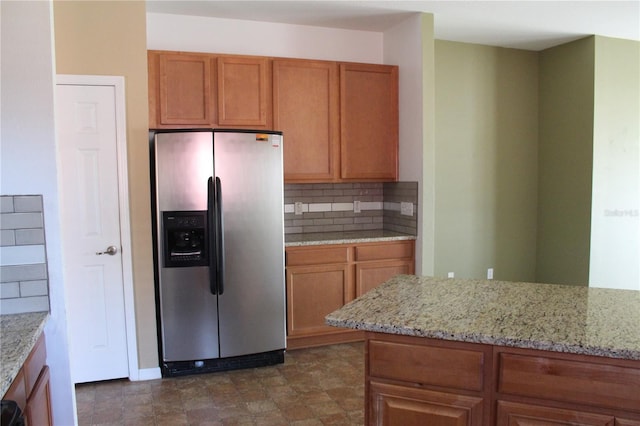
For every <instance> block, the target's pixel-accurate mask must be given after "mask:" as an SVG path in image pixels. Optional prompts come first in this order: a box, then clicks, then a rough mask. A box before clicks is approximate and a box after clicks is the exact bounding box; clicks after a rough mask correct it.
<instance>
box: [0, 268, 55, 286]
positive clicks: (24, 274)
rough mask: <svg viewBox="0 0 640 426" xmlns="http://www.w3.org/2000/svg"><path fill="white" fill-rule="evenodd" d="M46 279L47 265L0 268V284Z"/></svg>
mask: <svg viewBox="0 0 640 426" xmlns="http://www.w3.org/2000/svg"><path fill="white" fill-rule="evenodd" d="M43 279H47V265H46V264H39V265H16V266H0V282H3V283H5V282H11V281H33V280H43Z"/></svg>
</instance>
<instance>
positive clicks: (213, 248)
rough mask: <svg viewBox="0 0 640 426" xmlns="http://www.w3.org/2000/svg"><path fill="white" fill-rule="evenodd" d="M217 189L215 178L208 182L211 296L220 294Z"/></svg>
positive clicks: (210, 178)
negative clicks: (214, 182) (218, 278)
mask: <svg viewBox="0 0 640 426" xmlns="http://www.w3.org/2000/svg"><path fill="white" fill-rule="evenodd" d="M215 216H216V215H215V187H214V185H213V177H209V179H208V180H207V222H208V225H207V228H208V234H209V235H208V240H209V291H210V292H211V294H218V284H217V281H216V277H217V263H218V262H217V261H216V258H217V257H218V256H217V249H218V247H217V244H215V243H214V241H216V240H215V238H216V217H215Z"/></svg>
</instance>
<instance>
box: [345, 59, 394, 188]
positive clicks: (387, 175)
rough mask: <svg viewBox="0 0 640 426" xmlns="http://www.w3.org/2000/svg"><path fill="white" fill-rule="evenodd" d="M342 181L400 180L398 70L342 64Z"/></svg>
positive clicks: (386, 67) (379, 66) (382, 66)
mask: <svg viewBox="0 0 640 426" xmlns="http://www.w3.org/2000/svg"><path fill="white" fill-rule="evenodd" d="M340 119H341V126H340V127H341V133H340V144H341V156H340V161H341V178H342V179H350V180H388V181H394V180H397V179H398V67H396V66H390V65H370V64H340Z"/></svg>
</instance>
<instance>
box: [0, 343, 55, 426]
mask: <svg viewBox="0 0 640 426" xmlns="http://www.w3.org/2000/svg"><path fill="white" fill-rule="evenodd" d="M46 356H47V352H46V347H45V339H44V334H43V335H41V336H40V337H39V338H38V341H37V342H36V344H35V345H34V347H33V349H32V350H31V353H30V354H29V356H28V357H27V360H26V361H25V363H24V365H23V366H22V368H20V370H19V371H18V374H17V375H16V378H15V379H14V380H13V382H12V383H11V386H10V387H9V390H8V391H7V393H6V394H5V395H4V397H3V399H10V400H13V401H16V402H17V403H18V406H19V407H20V409H21V410H22V412H23V415H24V417H25V420H26V424H27V425H29V426H48V425H52V424H53V420H52V415H51V389H50V384H49V367H48V366H47V365H45V360H46Z"/></svg>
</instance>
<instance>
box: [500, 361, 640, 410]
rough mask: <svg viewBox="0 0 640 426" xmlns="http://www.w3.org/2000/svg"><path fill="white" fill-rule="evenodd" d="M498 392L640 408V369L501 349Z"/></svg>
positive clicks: (602, 405)
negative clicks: (521, 353) (502, 350)
mask: <svg viewBox="0 0 640 426" xmlns="http://www.w3.org/2000/svg"><path fill="white" fill-rule="evenodd" d="M499 363H500V364H499V375H498V392H501V393H507V394H512V395H521V396H530V397H535V398H544V399H548V400H554V401H563V402H573V403H578V404H584V405H596V406H599V407H606V408H614V409H624V410H630V411H635V412H640V369H638V368H631V367H624V366H621V365H612V364H611V363H602V364H600V363H590V362H584V361H580V360H575V361H574V360H567V359H559V358H547V357H536V356H528V355H516V354H510V353H500V361H499Z"/></svg>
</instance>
